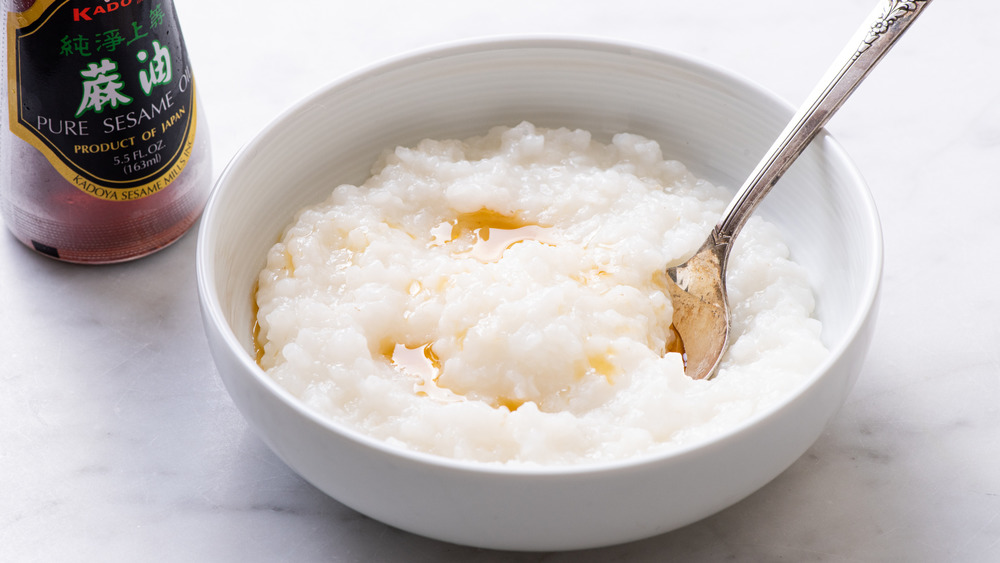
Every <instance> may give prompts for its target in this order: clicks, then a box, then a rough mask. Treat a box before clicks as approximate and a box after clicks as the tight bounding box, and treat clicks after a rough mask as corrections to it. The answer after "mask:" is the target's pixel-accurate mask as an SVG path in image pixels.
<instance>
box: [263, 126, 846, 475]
mask: <svg viewBox="0 0 1000 563" xmlns="http://www.w3.org/2000/svg"><path fill="white" fill-rule="evenodd" d="M331 188H332V190H331V194H330V196H329V198H328V199H327V200H326V201H324V202H322V203H320V204H318V205H315V206H313V207H309V208H307V209H304V210H302V211H301V212H300V213H299V214H298V215H297V217H296V218H295V220H294V222H293V223H292V224H291V225H290V226H288V227H287V229H286V230H285V232H284V233H283V234H282V236H281V238H280V241H279V242H278V243H277V244H275V245H274V247H273V248H271V250H270V252H269V253H268V256H267V264H266V267H265V268H264V270H263V271H262V272H261V273H260V277H259V280H258V290H257V295H256V297H257V305H258V316H257V323H258V330H259V333H258V335H257V344H258V348H259V363H260V365H261V367H262V368H264V369H265V370H266V372H267V373H268V374H269V376H270V377H272V378H273V379H274V380H275V381H277V382H278V383H279V384H280V385H282V386H283V387H285V388H286V389H287V390H288V391H290V392H291V393H292V394H294V395H295V396H297V397H299V398H300V399H301V400H302V401H303V402H304V403H305V404H306V405H308V407H309V408H311V409H313V410H315V411H317V412H318V413H321V414H322V415H324V416H327V417H329V418H331V419H333V420H336V421H338V422H339V423H342V424H344V425H346V426H349V427H352V428H354V429H356V430H357V431H360V432H362V433H365V434H367V435H370V436H373V437H376V438H379V439H381V440H384V441H386V442H388V443H391V444H395V445H398V446H399V447H403V448H408V449H412V450H417V451H422V452H428V453H431V454H437V455H440V456H447V457H453V458H458V459H465V460H477V461H482V462H496V463H508V464H548V465H555V464H579V463H587V462H602V461H609V460H617V459H624V458H628V457H632V456H637V455H641V454H645V453H650V452H655V451H662V450H666V449H669V448H675V447H678V446H680V445H684V444H690V443H693V442H696V441H701V440H704V439H706V438H709V437H711V436H713V435H717V434H718V433H720V432H722V431H724V430H726V429H729V428H732V427H733V426H734V425H737V424H739V423H740V422H741V421H743V420H746V419H747V418H748V417H751V416H753V415H754V414H755V413H758V412H760V411H761V410H762V409H766V408H768V407H769V406H770V405H773V404H774V403H775V402H776V401H779V400H781V399H782V398H783V397H785V396H787V395H788V394H789V393H790V392H791V390H792V389H793V388H794V387H795V386H796V385H798V384H799V383H800V382H801V381H802V380H803V378H804V377H805V376H806V375H807V374H808V373H809V372H810V371H811V370H812V369H813V368H815V367H816V366H817V365H818V364H819V363H820V362H821V361H822V360H823V359H824V358H825V356H826V354H827V351H826V349H825V348H824V346H823V344H822V343H821V341H820V323H819V321H818V320H816V319H815V318H814V317H813V316H812V312H813V306H814V296H813V292H812V289H811V287H810V284H809V280H808V276H807V273H806V272H805V270H804V269H803V268H802V267H801V266H799V265H797V264H796V263H794V262H792V261H790V259H789V253H788V249H787V247H786V245H785V244H784V243H783V242H782V240H781V236H780V233H779V231H778V229H777V228H776V227H775V226H774V225H772V224H770V223H768V222H766V221H764V220H761V219H760V218H757V217H754V218H752V219H751V220H750V221H749V223H748V224H747V225H746V227H745V229H744V231H743V233H742V234H741V235H740V237H739V239H737V242H736V246H735V247H734V250H733V253H732V256H731V259H730V271H729V277H728V284H729V286H728V287H729V292H730V300H731V303H732V314H733V335H732V340H731V346H730V348H729V350H728V352H727V353H726V356H725V357H724V359H723V362H722V364H721V368H720V370H719V373H718V375H717V376H716V377H715V378H714V379H712V380H708V381H695V380H692V379H690V378H688V377H686V376H685V375H684V366H683V359H682V357H681V355H680V354H677V353H674V352H667V348H668V346H669V344H670V340H671V338H672V336H671V331H670V329H669V327H670V318H671V314H672V308H671V303H670V299H669V297H668V296H667V295H666V290H665V286H664V275H665V274H664V269H665V268H666V266H668V265H672V264H676V263H679V262H680V261H682V260H683V259H684V258H686V257H687V256H688V255H689V254H691V253H692V252H693V251H694V250H695V249H696V248H697V247H698V245H699V244H700V243H701V242H702V241H703V240H704V238H705V237H706V236H707V234H708V232H709V231H710V230H711V228H712V226H713V225H714V224H715V223H716V222H717V221H718V218H719V216H720V214H721V212H722V211H723V209H724V208H725V205H726V203H727V202H728V200H729V199H730V197H731V193H730V192H729V191H727V190H725V189H723V188H720V187H717V186H714V185H712V184H710V183H709V182H707V181H705V180H702V179H699V178H697V177H695V176H694V175H692V173H691V172H690V171H689V170H688V169H687V168H686V167H685V166H684V165H683V164H682V163H680V162H677V161H675V160H670V159H665V158H664V156H663V154H662V153H661V150H660V147H659V145H658V144H657V143H656V142H654V141H652V140H650V139H646V138H643V137H641V136H638V135H634V134H627V133H622V134H618V135H616V136H614V137H613V138H612V139H611V142H610V144H605V143H602V142H599V141H597V140H595V139H594V138H592V136H591V134H590V133H588V132H586V131H582V130H569V129H543V128H540V127H535V126H533V125H532V124H530V123H521V124H520V125H518V126H516V127H512V128H511V127H497V128H494V129H492V130H490V131H489V132H488V134H486V135H485V136H482V137H474V138H469V139H465V140H424V141H421V142H420V143H418V144H417V145H416V146H415V147H399V148H396V149H394V150H392V151H387V152H386V153H384V154H383V155H382V156H381V157H380V159H379V161H378V162H376V163H375V165H374V166H373V172H372V176H371V178H370V179H368V180H367V181H366V182H365V183H364V184H362V185H360V186H352V185H341V186H337V187H333V186H331Z"/></svg>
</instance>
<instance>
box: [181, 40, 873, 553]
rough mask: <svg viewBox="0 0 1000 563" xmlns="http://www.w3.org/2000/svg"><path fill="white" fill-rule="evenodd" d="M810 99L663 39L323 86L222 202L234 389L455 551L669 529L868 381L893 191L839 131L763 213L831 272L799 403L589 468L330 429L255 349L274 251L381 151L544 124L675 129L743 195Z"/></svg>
mask: <svg viewBox="0 0 1000 563" xmlns="http://www.w3.org/2000/svg"><path fill="white" fill-rule="evenodd" d="M792 112H793V108H791V107H790V106H788V105H787V104H786V103H784V102H782V101H781V100H779V99H776V98H775V97H774V96H773V95H770V94H769V93H767V92H765V91H763V90H762V89H761V88H759V87H757V86H755V85H753V84H751V83H749V82H747V81H745V80H743V79H741V78H739V77H737V76H734V75H733V74H731V73H728V72H726V71H723V70H720V69H718V68H714V67H711V66H707V65H705V64H703V63H700V62H696V61H693V60H691V59H689V58H686V57H682V56H678V55H673V54H668V53H662V52H657V51H652V50H648V49H645V48H641V47H636V46H629V45H623V44H616V43H609V42H604V41H592V40H576V39H565V38H563V39H553V38H548V39H520V40H488V41H480V42H474V43H467V44H461V45H455V46H449V47H444V48H438V49H433V50H428V51H424V52H421V53H418V54H415V55H410V56H406V57H403V58H398V59H395V60H392V61H389V62H386V63H383V64H379V65H377V66H374V67H372V68H370V69H367V70H365V71H363V72H360V73H357V74H354V75H352V76H349V77H346V78H344V79H342V80H339V81H337V82H335V83H334V84H331V85H330V86H328V87H327V88H325V89H323V90H321V91H320V92H318V93H316V94H314V95H312V96H311V97H309V98H307V99H306V100H304V101H303V102H301V103H299V104H298V105H296V106H295V107H294V108H292V109H291V110H289V111H288V112H286V113H285V114H283V115H282V116H280V117H279V118H278V119H276V120H275V121H274V122H273V123H272V124H271V125H270V126H268V127H267V128H266V129H265V130H264V131H263V132H262V133H261V134H260V135H258V136H257V137H256V138H255V139H253V140H252V141H251V142H250V143H249V144H248V145H247V146H246V147H245V148H244V149H243V150H242V151H241V152H240V154H239V155H237V156H236V158H234V159H233V161H232V163H231V164H230V165H229V167H228V169H227V170H226V171H225V172H224V174H223V175H222V177H221V179H220V180H219V183H218V185H217V187H216V189H215V192H214V193H213V195H212V198H211V200H210V202H209V204H208V207H207V208H206V211H205V213H204V216H203V219H202V224H201V232H200V235H199V240H198V258H197V260H198V288H199V291H200V297H201V304H202V310H203V316H204V322H205V327H206V332H207V335H208V341H209V344H210V347H211V350H212V353H213V355H214V357H215V361H216V363H217V365H218V369H219V373H220V375H221V377H222V379H223V381H224V382H225V385H226V388H227V389H228V390H229V393H230V394H231V396H232V398H233V401H234V402H235V403H236V406H237V407H238V408H239V409H240V411H241V412H242V413H243V415H244V416H245V417H246V418H247V420H248V421H249V422H250V424H251V425H252V427H253V428H254V429H255V430H256V431H257V432H258V433H259V434H260V436H261V437H262V438H263V439H264V441H265V442H267V444H268V445H269V446H270V447H271V448H272V449H273V450H274V451H275V453H276V454H277V455H278V456H280V457H281V459H283V460H284V461H285V462H286V463H287V464H288V465H289V466H290V467H291V468H292V469H294V470H295V471H296V472H298V473H299V474H300V475H302V476H303V477H304V478H305V479H307V480H308V481H309V482H311V483H312V484H314V485H315V486H316V487H318V488H319V489H321V490H322V491H324V492H325V493H327V494H329V495H330V496H332V497H334V498H336V499H337V500H339V501H340V502H342V503H344V504H346V505H347V506H350V507H352V508H354V509H356V510H358V511H359V512H362V513H364V514H367V515H368V516H370V517H372V518H375V519H377V520H380V521H382V522H385V523H388V524H390V525H393V526H397V527H399V528H402V529H404V530H408V531H411V532H414V533H417V534H421V535H425V536H429V537H432V538H437V539H441V540H445V541H449V542H455V543H461V544H468V545H474V546H480V547H488V548H498V549H512V550H556V549H578V548H586V547H594V546H602V545H609V544H614V543H620V542H625V541H629V540H635V539H639V538H644V537H648V536H652V535H655V534H659V533H662V532H666V531H668V530H672V529H675V528H678V527H680V526H684V525H686V524H689V523H691V522H694V521H697V520H699V519H701V518H704V517H706V516H708V515H710V514H713V513H715V512H717V511H719V510H722V509H723V508H726V507H727V506H730V505H732V504H734V503H735V502H737V501H739V500H740V499H742V498H744V497H746V496H747V495H749V494H750V493H752V492H754V491H755V490H757V489H758V488H760V487H761V486H763V485H764V484H765V483H767V482H768V481H770V480H771V479H773V478H774V477H775V476H777V475H778V474H779V473H781V472H782V471H783V470H784V469H786V468H787V467H788V466H789V465H790V464H791V463H792V462H794V461H795V460H796V459H797V458H798V457H799V456H800V455H801V454H802V453H803V452H805V450H806V449H807V448H808V447H809V446H810V445H811V444H812V443H813V442H814V441H815V440H816V438H817V437H818V436H819V434H820V432H821V431H822V429H823V427H824V426H825V425H826V423H827V421H828V420H829V419H830V417H831V416H832V415H833V414H834V413H835V412H836V411H837V410H838V408H839V407H840V405H841V404H842V402H843V401H844V399H845V397H846V395H847V393H848V392H849V390H850V389H851V387H852V385H853V383H854V381H855V379H856V377H857V374H858V371H859V369H860V367H861V364H862V361H863V359H864V356H865V353H866V351H867V347H868V344H869V341H870V338H871V334H872V329H873V324H874V317H875V309H876V302H877V298H878V289H879V283H880V278H881V264H882V250H881V244H882V243H881V231H880V227H879V222H878V216H877V213H876V210H875V206H874V203H873V202H872V199H871V196H870V194H869V192H868V190H867V188H866V186H865V183H864V180H863V179H862V177H861V175H860V174H859V173H858V170H857V169H856V168H855V166H854V165H853V164H852V163H851V161H850V160H849V158H848V157H847V155H846V154H845V153H844V151H843V150H842V149H841V147H840V146H839V145H838V144H837V143H836V142H835V141H834V140H833V139H832V138H831V137H830V136H828V135H826V134H822V135H820V136H819V138H817V139H816V141H815V142H814V143H813V144H812V146H811V147H810V148H809V149H808V150H807V151H806V152H805V154H803V155H802V157H801V158H800V159H799V161H798V162H797V163H796V164H795V165H794V166H793V168H792V169H791V170H790V171H789V172H788V174H787V175H786V177H785V179H784V180H782V182H781V183H779V185H778V186H777V187H776V188H775V190H774V191H773V192H772V193H771V195H769V196H768V199H767V200H766V201H765V202H764V204H763V206H762V207H761V209H760V210H759V211H758V213H761V214H763V215H766V216H767V217H768V218H769V219H770V220H771V221H772V222H774V223H776V224H777V225H778V226H779V227H780V228H781V229H782V231H783V232H784V236H785V239H786V240H787V241H788V243H789V246H790V248H791V251H792V254H793V257H794V259H796V260H797V261H798V262H799V263H801V264H803V265H804V266H805V267H806V268H807V269H808V270H809V271H810V273H811V276H812V279H813V280H814V282H815V289H816V293H817V300H818V311H817V315H818V316H819V317H820V319H821V321H822V323H823V327H824V332H823V339H824V341H825V343H826V345H827V346H828V347H829V349H830V350H831V351H832V352H831V354H830V357H829V359H828V361H826V362H825V363H824V364H823V365H822V366H821V367H820V368H819V369H817V370H816V371H815V372H814V373H812V374H811V375H810V376H809V377H808V378H807V380H806V382H805V383H804V384H802V385H801V387H799V388H798V389H797V390H796V391H795V393H794V394H793V395H791V396H789V397H788V398H787V399H786V400H785V401H783V402H782V403H780V404H779V405H778V406H776V407H775V408H773V409H772V410H770V411H768V412H765V413H763V414H761V415H759V416H756V417H754V418H753V419H751V420H749V421H747V422H745V423H743V424H741V425H739V426H737V427H735V428H733V429H732V430H731V431H730V432H727V433H726V434H724V435H722V436H719V437H718V438H715V439H713V440H711V441H709V442H706V443H701V444H698V445H695V446H692V447H687V448H683V449H680V450H677V451H673V452H670V453H666V454H661V455H648V456H645V457H640V458H636V459H630V460H626V461H621V462H615V463H604V464H599V465H588V466H582V467H569V468H566V467H548V468H546V467H539V468H525V467H504V466H496V465H485V464H478V463H473V462H465V461H460V460H452V459H443V458H439V457H435V456H431V455H423V454H420V453H414V452H409V451H404V450H402V449H399V448H396V447H390V446H388V445H386V444H384V443H382V442H380V441H377V440H374V439H371V438H369V437H367V436H364V435H362V434H359V433H358V432H356V431H354V430H352V429H350V428H346V427H344V426H342V425H340V424H338V423H336V422H332V421H330V420H326V419H324V418H322V417H320V416H318V415H316V414H315V413H313V412H310V411H309V410H307V409H306V408H305V407H304V406H303V405H302V404H301V403H300V401H299V400H298V399H296V398H295V397H293V396H292V395H290V394H289V393H288V392H287V391H285V390H284V389H283V388H281V387H279V386H278V385H277V384H276V383H275V382H274V381H272V380H271V379H269V378H268V377H267V376H266V375H265V374H264V372H263V371H262V370H261V369H260V368H259V367H258V366H257V364H256V363H255V361H254V350H253V335H252V330H253V325H254V305H253V302H252V294H253V288H254V283H255V279H256V275H257V273H258V272H259V270H260V269H261V268H262V267H263V265H264V258H265V254H266V252H267V249H268V248H269V247H270V246H271V245H272V244H273V243H274V242H275V241H276V240H277V237H278V236H279V234H280V233H281V230H282V228H283V227H284V226H285V225H286V224H288V223H289V222H290V221H291V219H292V217H293V214H294V213H295V211H296V210H298V209H299V208H301V207H303V206H306V205H309V204H313V203H316V202H319V201H321V200H323V199H324V198H325V197H326V195H327V194H328V192H329V190H330V189H331V188H332V186H334V185H336V184H339V183H355V184H358V183H361V182H362V181H363V180H364V179H365V178H366V177H367V175H368V173H369V169H370V166H371V164H372V162H373V161H374V160H375V158H376V156H377V155H378V154H379V152H380V151H381V150H383V149H385V148H391V147H394V146H396V145H401V144H403V145H406V144H412V143H414V142H416V141H418V140H420V139H422V138H426V137H431V138H454V137H466V136H470V135H477V134H484V133H485V132H486V131H487V130H488V129H489V128H490V127H491V126H494V125H500V124H506V125H516V124H517V123H518V122H520V121H522V120H530V121H532V122H534V123H535V124H536V125H539V126H549V127H554V126H569V127H579V128H584V129H587V130H590V131H591V132H593V133H594V134H595V136H597V137H598V138H602V139H603V140H605V141H607V140H609V138H610V135H611V134H613V133H616V132H621V131H629V132H633V133H639V134H641V135H645V136H647V137H650V138H652V139H655V140H657V141H659V143H660V144H661V146H662V147H663V151H664V154H665V155H668V156H669V157H672V158H676V159H678V160H680V161H682V162H684V163H686V164H687V165H688V166H689V167H690V168H691V169H692V170H693V172H695V173H696V174H697V175H700V176H701V177H704V178H706V179H708V180H710V181H712V182H714V183H716V184H721V185H726V186H730V187H736V186H738V185H739V184H740V183H741V181H742V179H743V178H744V176H745V175H747V174H748V173H749V171H750V170H751V168H752V167H753V165H754V164H755V163H756V160H757V159H758V158H759V157H760V155H761V154H763V152H764V151H765V150H766V148H767V147H768V145H769V144H770V142H771V140H772V139H773V138H774V137H775V136H777V134H778V132H779V131H780V130H781V129H782V127H783V126H784V124H785V123H786V121H787V120H788V119H789V118H790V116H791V114H792Z"/></svg>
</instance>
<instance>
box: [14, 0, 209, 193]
mask: <svg viewBox="0 0 1000 563" xmlns="http://www.w3.org/2000/svg"><path fill="white" fill-rule="evenodd" d="M7 37H8V46H7V47H8V48H7V52H8V57H9V60H8V68H7V71H8V76H9V80H8V84H9V88H10V91H9V92H7V95H8V103H9V104H10V116H11V119H10V129H11V131H12V132H13V133H14V134H15V135H17V136H18V137H20V138H21V139H24V140H25V141H26V142H28V143H29V144H31V145H33V146H34V147H35V148H37V149H38V150H39V151H41V152H42V154H44V155H45V157H46V158H47V159H48V160H49V162H51V163H52V165H53V166H54V167H55V168H56V170H58V171H59V172H60V173H61V174H62V175H63V177H64V178H66V180H67V181H69V182H70V183H72V184H73V185H75V186H77V187H78V188H79V189H81V190H83V191H84V192H86V193H88V194H90V195H92V196H94V197H97V198H100V199H104V200H109V201H132V200H136V199H139V198H143V197H146V196H149V195H152V194H154V193H157V192H158V191H160V190H162V189H163V188H165V187H166V186H167V185H169V184H170V183H171V182H172V181H173V180H174V179H175V178H176V177H177V176H178V175H179V174H180V173H181V171H182V170H183V169H184V167H185V166H186V165H187V162H188V159H189V158H190V156H191V150H192V147H193V145H194V135H195V124H196V122H197V115H196V111H197V108H196V106H195V85H194V79H193V77H192V75H191V68H190V66H189V62H188V56H187V50H186V48H185V45H184V39H183V37H182V36H181V31H180V24H179V23H178V21H177V16H176V14H175V13H174V6H173V2H171V1H170V0H116V1H112V0H38V1H36V2H35V3H34V5H32V6H31V8H29V9H27V10H26V11H23V12H18V13H13V12H12V13H10V14H8V16H7Z"/></svg>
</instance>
